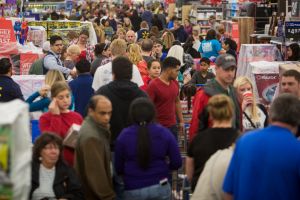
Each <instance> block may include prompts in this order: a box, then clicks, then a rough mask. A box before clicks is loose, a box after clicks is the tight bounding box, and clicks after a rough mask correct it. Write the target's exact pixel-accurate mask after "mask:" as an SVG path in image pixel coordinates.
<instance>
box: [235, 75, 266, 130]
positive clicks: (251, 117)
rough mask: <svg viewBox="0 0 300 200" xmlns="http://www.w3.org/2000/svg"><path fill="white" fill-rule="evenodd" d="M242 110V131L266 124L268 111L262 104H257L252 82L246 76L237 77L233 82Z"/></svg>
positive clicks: (262, 126)
mask: <svg viewBox="0 0 300 200" xmlns="http://www.w3.org/2000/svg"><path fill="white" fill-rule="evenodd" d="M233 87H234V88H235V89H236V92H237V96H238V100H239V102H240V105H241V106H240V107H241V111H242V131H243V132H245V131H249V130H252V129H257V128H264V127H266V126H267V125H268V112H267V110H266V108H265V107H264V105H262V104H257V103H256V99H255V96H254V94H253V84H252V82H251V81H250V80H249V79H248V78H247V77H246V76H240V77H237V78H236V79H235V81H234V83H233Z"/></svg>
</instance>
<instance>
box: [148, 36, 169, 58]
mask: <svg viewBox="0 0 300 200" xmlns="http://www.w3.org/2000/svg"><path fill="white" fill-rule="evenodd" d="M162 50H163V42H162V41H161V40H160V39H155V40H154V41H153V49H152V53H151V55H152V57H153V58H154V59H155V60H159V61H163V60H164V59H165V58H166V57H167V53H165V52H163V51H162Z"/></svg>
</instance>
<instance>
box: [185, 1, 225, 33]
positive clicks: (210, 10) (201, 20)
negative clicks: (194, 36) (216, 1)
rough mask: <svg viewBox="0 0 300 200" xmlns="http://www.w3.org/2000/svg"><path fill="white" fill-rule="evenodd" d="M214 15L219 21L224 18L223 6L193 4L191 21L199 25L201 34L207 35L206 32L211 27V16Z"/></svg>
mask: <svg viewBox="0 0 300 200" xmlns="http://www.w3.org/2000/svg"><path fill="white" fill-rule="evenodd" d="M211 15H214V16H215V17H216V20H217V21H218V22H220V21H222V20H223V17H222V16H223V14H222V8H214V7H207V6H206V7H205V6H192V9H191V11H190V15H189V17H190V21H191V23H192V24H193V25H194V26H196V27H198V28H197V29H198V30H199V33H200V35H201V36H204V35H206V32H207V31H208V30H209V29H210V28H211V26H210V25H209V19H208V18H209V17H210V16H211Z"/></svg>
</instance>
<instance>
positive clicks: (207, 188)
mask: <svg viewBox="0 0 300 200" xmlns="http://www.w3.org/2000/svg"><path fill="white" fill-rule="evenodd" d="M233 150H234V143H233V144H232V145H231V146H230V147H228V148H226V149H221V150H218V151H217V152H216V153H214V154H213V155H212V156H211V157H210V158H209V159H208V160H207V161H206V163H205V166H204V169H203V171H202V173H201V175H200V177H199V179H198V182H197V185H196V188H195V190H194V192H193V195H192V198H191V200H198V199H208V200H209V199H214V200H223V190H222V184H223V181H224V177H225V174H226V171H227V168H228V165H229V162H230V160H231V157H232V154H233Z"/></svg>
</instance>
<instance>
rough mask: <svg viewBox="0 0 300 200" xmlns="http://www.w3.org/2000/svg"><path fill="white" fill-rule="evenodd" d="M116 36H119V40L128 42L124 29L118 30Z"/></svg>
mask: <svg viewBox="0 0 300 200" xmlns="http://www.w3.org/2000/svg"><path fill="white" fill-rule="evenodd" d="M130 30H131V29H130ZM116 34H117V35H118V39H123V40H126V30H125V29H124V28H118V30H117V33H116Z"/></svg>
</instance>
